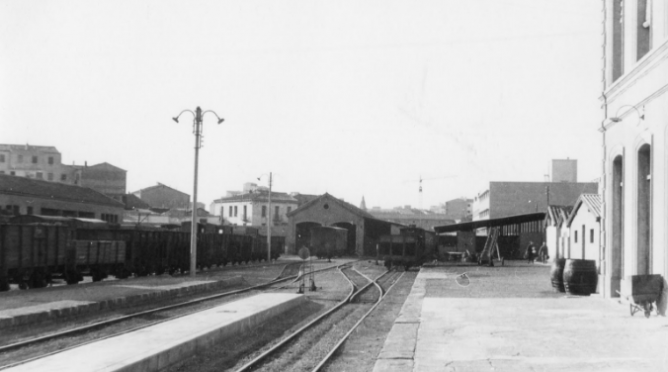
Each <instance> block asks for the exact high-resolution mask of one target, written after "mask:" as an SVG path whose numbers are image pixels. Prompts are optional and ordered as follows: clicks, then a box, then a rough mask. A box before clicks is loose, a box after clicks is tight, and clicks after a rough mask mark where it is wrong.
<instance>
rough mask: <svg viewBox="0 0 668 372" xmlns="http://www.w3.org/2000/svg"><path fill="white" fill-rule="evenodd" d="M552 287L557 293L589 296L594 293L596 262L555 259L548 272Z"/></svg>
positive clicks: (596, 281) (596, 282)
mask: <svg viewBox="0 0 668 372" xmlns="http://www.w3.org/2000/svg"><path fill="white" fill-rule="evenodd" d="M550 279H551V281H552V287H554V288H555V289H556V290H558V291H559V292H568V293H569V294H572V295H580V296H589V295H590V294H592V293H595V292H596V285H597V284H598V273H597V272H596V261H594V260H576V259H565V258H557V259H555V260H554V262H553V263H552V268H551V270H550Z"/></svg>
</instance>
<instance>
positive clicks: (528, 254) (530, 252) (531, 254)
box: [524, 242, 536, 263]
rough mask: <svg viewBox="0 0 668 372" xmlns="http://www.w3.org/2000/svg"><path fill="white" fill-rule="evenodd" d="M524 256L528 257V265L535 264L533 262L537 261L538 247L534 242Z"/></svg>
mask: <svg viewBox="0 0 668 372" xmlns="http://www.w3.org/2000/svg"><path fill="white" fill-rule="evenodd" d="M524 255H525V256H526V259H527V263H533V261H534V260H535V259H536V247H535V246H534V245H533V242H529V245H528V246H527V250H526V253H525V254H524Z"/></svg>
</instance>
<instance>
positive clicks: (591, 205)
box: [568, 194, 601, 227]
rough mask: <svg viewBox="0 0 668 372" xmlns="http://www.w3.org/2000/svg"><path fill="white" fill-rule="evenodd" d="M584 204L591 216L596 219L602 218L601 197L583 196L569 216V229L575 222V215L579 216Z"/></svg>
mask: <svg viewBox="0 0 668 372" xmlns="http://www.w3.org/2000/svg"><path fill="white" fill-rule="evenodd" d="M583 204H584V205H586V206H587V209H588V210H589V212H590V213H591V214H593V215H594V217H596V218H597V219H598V218H601V196H600V195H599V194H582V195H580V197H579V198H578V200H577V201H576V202H575V205H574V206H573V210H572V211H571V213H570V215H569V216H568V226H569V227H570V226H571V223H572V222H573V218H575V215H576V214H578V210H579V209H580V207H581V206H582V205H583Z"/></svg>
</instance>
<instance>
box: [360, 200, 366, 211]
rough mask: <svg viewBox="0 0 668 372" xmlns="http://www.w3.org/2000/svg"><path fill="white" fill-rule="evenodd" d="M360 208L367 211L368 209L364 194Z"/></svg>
mask: <svg viewBox="0 0 668 372" xmlns="http://www.w3.org/2000/svg"><path fill="white" fill-rule="evenodd" d="M360 209H361V210H363V211H365V210H366V202H365V201H364V196H362V202H361V203H360Z"/></svg>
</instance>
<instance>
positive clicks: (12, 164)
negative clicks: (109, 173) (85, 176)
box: [0, 144, 81, 185]
mask: <svg viewBox="0 0 668 372" xmlns="http://www.w3.org/2000/svg"><path fill="white" fill-rule="evenodd" d="M0 174H6V175H10V176H18V177H26V178H33V179H37V180H44V181H50V182H61V183H67V184H72V185H80V184H81V183H80V178H81V170H80V169H79V168H78V167H76V166H69V165H65V164H62V159H61V155H60V152H59V151H58V150H57V149H56V148H55V147H53V146H33V145H27V144H26V145H7V144H0Z"/></svg>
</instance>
